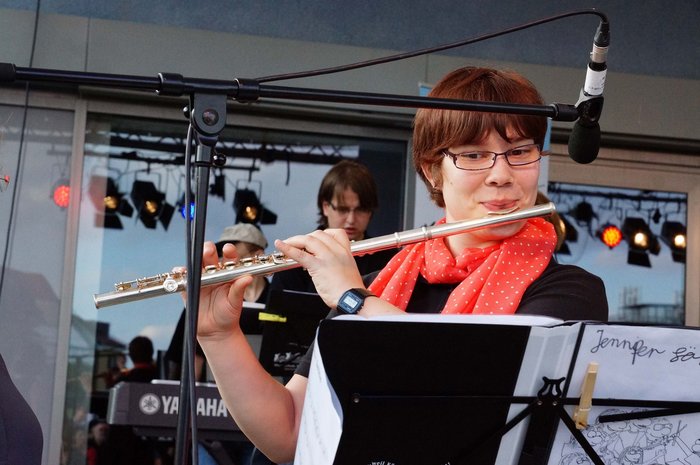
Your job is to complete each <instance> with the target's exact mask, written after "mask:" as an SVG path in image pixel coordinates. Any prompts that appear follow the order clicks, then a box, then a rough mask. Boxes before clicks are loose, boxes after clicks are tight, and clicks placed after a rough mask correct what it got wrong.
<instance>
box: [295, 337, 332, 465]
mask: <svg viewBox="0 0 700 465" xmlns="http://www.w3.org/2000/svg"><path fill="white" fill-rule="evenodd" d="M342 424H343V412H342V411H341V408H340V405H339V404H338V398H337V397H336V395H335V393H334V391H333V387H332V386H331V385H330V383H329V381H328V378H327V377H326V370H325V368H324V365H323V357H322V355H321V352H320V350H319V348H318V344H315V345H314V352H313V358H312V362H311V371H310V372H309V382H308V384H307V389H306V397H305V399H304V411H303V412H302V416H301V426H300V429H299V439H298V441H297V450H296V454H295V457H294V464H295V465H324V464H328V465H331V464H332V463H333V459H334V458H335V452H336V450H337V449H338V442H339V441H340V435H341V433H342Z"/></svg>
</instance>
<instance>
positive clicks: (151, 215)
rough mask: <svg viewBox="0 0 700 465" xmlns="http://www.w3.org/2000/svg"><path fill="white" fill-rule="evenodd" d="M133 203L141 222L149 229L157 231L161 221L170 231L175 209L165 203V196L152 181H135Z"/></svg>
mask: <svg viewBox="0 0 700 465" xmlns="http://www.w3.org/2000/svg"><path fill="white" fill-rule="evenodd" d="M131 201H132V202H134V207H135V208H136V211H138V214H139V220H141V222H142V223H143V225H144V226H146V227H147V228H149V229H155V227H156V225H157V224H158V222H159V221H160V223H161V224H162V225H163V228H164V229H168V226H169V225H170V220H171V219H172V217H173V213H175V207H173V206H172V205H170V204H169V203H167V202H166V201H165V194H164V193H162V192H159V191H158V189H156V186H155V185H154V184H153V183H152V182H150V181H138V180H137V181H134V185H133V186H132V188H131Z"/></svg>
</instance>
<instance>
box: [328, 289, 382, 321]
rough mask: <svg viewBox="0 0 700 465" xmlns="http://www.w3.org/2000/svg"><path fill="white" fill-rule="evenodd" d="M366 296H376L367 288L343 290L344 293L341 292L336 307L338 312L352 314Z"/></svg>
mask: <svg viewBox="0 0 700 465" xmlns="http://www.w3.org/2000/svg"><path fill="white" fill-rule="evenodd" d="M367 297H376V296H375V295H374V294H372V293H371V292H370V291H368V290H367V289H362V288H356V289H349V290H347V291H345V293H343V295H342V296H340V299H339V300H338V305H337V306H336V308H337V309H338V312H340V313H345V314H346V315H354V314H355V313H357V312H359V311H360V309H361V308H362V306H363V305H364V303H365V299H366V298H367Z"/></svg>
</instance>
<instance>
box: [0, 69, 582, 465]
mask: <svg viewBox="0 0 700 465" xmlns="http://www.w3.org/2000/svg"><path fill="white" fill-rule="evenodd" d="M15 82H37V83H60V84H71V85H76V86H81V85H82V86H97V87H109V88H116V89H122V90H136V91H155V92H156V93H157V94H159V95H163V96H174V97H180V96H184V95H188V96H189V107H188V116H189V119H190V124H191V127H192V128H193V130H194V132H195V143H196V146H197V152H196V160H195V168H196V169H195V172H196V174H195V180H196V194H195V204H196V205H197V208H196V209H195V218H194V223H195V225H194V228H193V230H192V232H191V235H192V237H191V238H190V237H188V241H190V240H191V244H192V246H191V247H190V250H189V251H188V253H189V257H188V270H187V304H186V307H185V348H184V350H183V368H182V373H181V380H180V399H179V409H178V423H177V434H176V455H175V463H176V465H181V464H185V463H187V455H188V449H189V446H190V445H192V444H191V443H192V442H195V444H193V445H192V447H193V451H192V455H193V456H195V455H196V453H197V450H196V447H197V444H196V427H194V424H196V401H195V392H194V382H193V379H194V373H193V370H192V369H191V366H192V359H193V357H194V345H195V344H196V339H195V334H196V325H197V314H198V310H199V309H198V302H199V291H200V284H201V269H202V252H201V251H202V246H203V242H204V232H205V225H206V209H207V196H208V180H209V171H210V168H211V165H212V163H213V162H214V158H215V155H214V147H215V145H216V143H217V141H218V138H219V135H220V133H221V131H222V130H223V128H224V126H225V124H226V110H227V99H228V98H232V99H234V100H236V101H238V102H241V103H249V102H254V101H257V100H258V99H259V98H261V97H263V98H265V97H267V98H272V99H287V100H306V101H315V102H336V103H349V104H359V105H372V106H394V107H409V108H433V109H446V110H460V111H482V112H493V113H508V114H521V115H531V116H543V117H549V118H552V119H553V120H555V121H569V122H573V121H576V120H577V119H578V118H579V110H578V109H577V108H576V106H574V105H569V104H557V103H554V104H550V105H525V104H508V103H495V102H479V101H465V100H452V99H437V98H430V97H414V96H403V95H392V94H376V93H364V92H348V91H336V90H322V89H305V88H296V87H281V86H269V85H260V83H259V82H258V81H256V80H254V79H235V80H233V81H222V80H212V79H197V78H185V77H183V76H182V75H179V74H173V73H160V74H159V75H158V77H157V78H152V77H144V76H130V75H117V74H104V73H89V72H77V71H62V70H51V69H34V68H19V67H15V65H14V64H11V63H0V85H2V84H7V83H15ZM188 150H189V147H188ZM188 187H189V186H188ZM186 192H187V191H186ZM190 265H191V266H190ZM190 426H193V427H192V428H191V430H192V432H193V437H190V436H188V431H189V430H190ZM188 439H191V441H189V440H188Z"/></svg>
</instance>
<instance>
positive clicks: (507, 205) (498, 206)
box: [481, 200, 518, 212]
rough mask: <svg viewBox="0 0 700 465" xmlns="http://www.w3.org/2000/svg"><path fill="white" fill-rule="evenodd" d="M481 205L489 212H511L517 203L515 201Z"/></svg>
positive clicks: (516, 206)
mask: <svg viewBox="0 0 700 465" xmlns="http://www.w3.org/2000/svg"><path fill="white" fill-rule="evenodd" d="M481 205H483V206H484V208H486V210H488V211H489V212H501V211H511V210H514V209H516V208H518V202H516V201H515V200H512V201H503V202H482V203H481Z"/></svg>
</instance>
